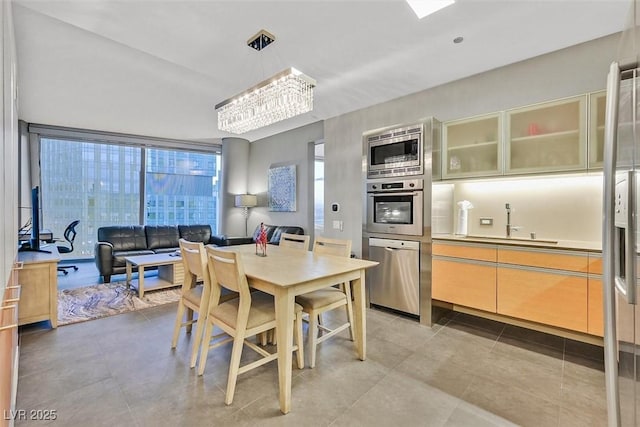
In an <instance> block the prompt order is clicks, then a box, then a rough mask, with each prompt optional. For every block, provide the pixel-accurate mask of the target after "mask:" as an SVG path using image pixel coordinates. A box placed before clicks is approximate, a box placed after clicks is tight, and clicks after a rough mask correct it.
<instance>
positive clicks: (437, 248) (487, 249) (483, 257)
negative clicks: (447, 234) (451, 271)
mask: <svg viewBox="0 0 640 427" xmlns="http://www.w3.org/2000/svg"><path fill="white" fill-rule="evenodd" d="M496 253H497V249H496V247H495V246H488V245H465V244H455V243H441V242H438V243H433V254H434V255H441V256H448V257H454V258H465V259H474V260H478V261H488V262H496V258H497V254H496Z"/></svg>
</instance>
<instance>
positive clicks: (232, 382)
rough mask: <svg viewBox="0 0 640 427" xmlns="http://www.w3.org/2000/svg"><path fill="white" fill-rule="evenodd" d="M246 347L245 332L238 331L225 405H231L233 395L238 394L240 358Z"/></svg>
mask: <svg viewBox="0 0 640 427" xmlns="http://www.w3.org/2000/svg"><path fill="white" fill-rule="evenodd" d="M243 346H244V330H242V331H240V330H236V336H235V337H234V338H233V349H232V350H231V363H230V364H229V379H228V380H227V394H226V396H225V398H224V403H225V404H227V405H231V403H232V402H233V395H234V393H235V392H236V380H237V379H238V370H239V369H240V357H241V356H242V347H243Z"/></svg>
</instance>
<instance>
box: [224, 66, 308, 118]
mask: <svg viewBox="0 0 640 427" xmlns="http://www.w3.org/2000/svg"><path fill="white" fill-rule="evenodd" d="M288 75H294V76H297V77H298V78H300V79H302V80H304V81H305V82H307V83H308V84H309V86H311V87H315V86H316V81H315V80H314V79H312V78H311V77H309V76H307V75H306V74H303V73H302V72H301V71H299V70H297V69H295V68H293V67H290V68H287V69H285V70H282V71H280V72H279V73H278V74H275V75H274V76H272V77H270V78H268V79H267V80H264V81H261V82H260V83H258V84H256V85H255V86H253V87H250V88H249V89H247V90H245V91H244V92H241V93H239V94H237V95H235V96H232V97H231V98H229V99H225V100H224V101H222V102H220V103H219V104H216V106H215V109H216V110H217V109H219V108H221V107H224V106H225V105H227V104H231V103H232V102H234V101H238V100H240V99H241V98H243V97H245V96H247V95H249V94H251V93H253V92H256V91H258V90H259V89H262V88H263V87H265V86H267V85H270V84H271V83H273V82H275V81H277V80H280V79H281V78H283V77H286V76H288Z"/></svg>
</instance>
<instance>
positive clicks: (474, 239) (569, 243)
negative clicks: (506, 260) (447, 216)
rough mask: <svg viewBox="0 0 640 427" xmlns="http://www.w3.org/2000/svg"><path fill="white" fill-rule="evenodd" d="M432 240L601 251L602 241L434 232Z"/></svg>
mask: <svg viewBox="0 0 640 427" xmlns="http://www.w3.org/2000/svg"><path fill="white" fill-rule="evenodd" d="M432 239H433V240H434V241H436V240H447V241H454V242H461V243H462V242H467V243H487V244H494V245H507V246H527V247H533V248H545V249H565V250H574V251H587V252H601V251H602V243H600V242H588V241H579V240H557V241H556V240H552V239H539V240H538V239H521V238H515V237H514V238H511V239H507V238H504V237H497V236H466V237H462V236H456V235H453V234H434V235H433V236H432Z"/></svg>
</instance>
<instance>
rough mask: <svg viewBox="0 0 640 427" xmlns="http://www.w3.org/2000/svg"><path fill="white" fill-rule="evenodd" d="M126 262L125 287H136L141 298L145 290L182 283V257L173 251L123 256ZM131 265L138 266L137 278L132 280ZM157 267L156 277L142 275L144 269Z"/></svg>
mask: <svg viewBox="0 0 640 427" xmlns="http://www.w3.org/2000/svg"><path fill="white" fill-rule="evenodd" d="M124 259H125V261H126V262H127V288H128V287H130V286H133V287H137V289H138V297H140V298H142V297H143V296H144V293H145V291H150V290H155V289H165V288H172V287H174V286H180V285H182V281H183V280H184V267H183V265H182V258H181V257H180V256H179V255H175V253H173V252H172V253H170V254H169V253H167V254H154V255H137V256H128V257H125V258H124ZM133 267H138V279H137V280H132V279H131V275H132V273H133ZM148 267H158V277H148V278H147V279H145V277H144V269H145V268H148Z"/></svg>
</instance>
